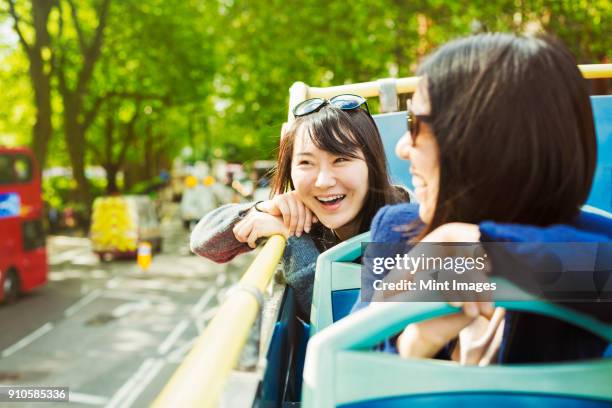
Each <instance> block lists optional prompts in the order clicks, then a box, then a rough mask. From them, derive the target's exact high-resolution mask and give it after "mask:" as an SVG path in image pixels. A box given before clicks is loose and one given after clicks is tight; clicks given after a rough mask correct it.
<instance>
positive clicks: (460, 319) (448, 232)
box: [397, 222, 494, 358]
mask: <svg viewBox="0 0 612 408" xmlns="http://www.w3.org/2000/svg"><path fill="white" fill-rule="evenodd" d="M479 241H480V230H479V228H478V225H475V224H466V223H459V222H454V223H449V224H444V225H441V226H440V227H438V228H436V229H435V230H433V231H432V232H430V233H429V234H427V236H425V237H424V238H423V239H422V240H421V242H465V243H471V242H479ZM453 249H454V250H459V251H460V247H459V248H457V247H455V248H453ZM453 255H454V256H457V255H458V254H453ZM467 255H470V254H467ZM449 303H450V305H452V306H455V307H461V308H462V311H461V312H460V313H456V314H452V315H449V316H444V317H440V318H437V319H432V320H428V321H425V322H421V323H413V324H410V325H408V326H407V327H406V328H405V329H404V331H403V332H402V334H400V336H399V337H398V339H397V349H398V351H399V354H400V355H401V356H402V357H416V358H431V357H433V356H435V355H436V354H437V353H438V352H439V351H440V350H441V349H442V347H444V345H445V344H447V343H448V342H449V341H451V340H453V339H454V338H455V337H457V336H458V335H459V332H460V331H461V330H463V329H464V328H465V327H467V326H468V325H470V324H471V323H472V322H473V321H474V320H475V319H476V318H477V317H478V316H481V315H482V316H485V317H486V318H488V319H490V318H491V317H492V315H493V312H494V308H493V304H492V303H491V302H473V301H472V302H449Z"/></svg>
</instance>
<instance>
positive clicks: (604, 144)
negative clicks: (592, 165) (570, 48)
mask: <svg viewBox="0 0 612 408" xmlns="http://www.w3.org/2000/svg"><path fill="white" fill-rule="evenodd" d="M591 106H592V107H593V118H594V119H595V132H596V133H597V167H596V169H595V177H594V178H593V187H592V188H591V194H590V195H589V199H588V200H587V204H588V205H592V206H593V207H597V208H601V209H602V210H606V211H609V212H612V95H603V96H592V97H591Z"/></svg>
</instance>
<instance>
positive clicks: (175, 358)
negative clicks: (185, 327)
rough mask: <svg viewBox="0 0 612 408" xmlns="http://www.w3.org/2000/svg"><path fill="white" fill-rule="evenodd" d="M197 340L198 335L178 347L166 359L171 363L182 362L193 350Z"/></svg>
mask: <svg viewBox="0 0 612 408" xmlns="http://www.w3.org/2000/svg"><path fill="white" fill-rule="evenodd" d="M197 340H198V337H194V338H192V339H190V340H189V341H188V342H187V343H185V344H183V345H181V346H180V347H178V348H176V349H175V350H174V351H172V353H170V354H169V355H168V356H167V357H166V361H167V362H169V363H182V362H183V360H185V356H186V355H187V353H189V352H190V351H191V349H192V348H193V346H194V345H195V342H196V341H197Z"/></svg>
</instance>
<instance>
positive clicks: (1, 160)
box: [0, 155, 13, 184]
mask: <svg viewBox="0 0 612 408" xmlns="http://www.w3.org/2000/svg"><path fill="white" fill-rule="evenodd" d="M12 162H13V158H12V157H11V156H2V155H0V184H8V183H10V182H11V181H12V180H13V169H12V168H11V164H12Z"/></svg>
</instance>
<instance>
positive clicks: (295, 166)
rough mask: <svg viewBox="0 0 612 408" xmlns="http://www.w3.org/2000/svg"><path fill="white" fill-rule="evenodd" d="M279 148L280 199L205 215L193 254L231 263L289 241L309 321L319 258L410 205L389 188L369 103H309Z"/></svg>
mask: <svg viewBox="0 0 612 408" xmlns="http://www.w3.org/2000/svg"><path fill="white" fill-rule="evenodd" d="M293 114H294V116H295V117H296V119H295V121H294V122H293V123H292V124H291V126H290V128H289V129H288V130H287V131H286V133H285V135H284V137H283V138H282V140H281V143H280V148H279V153H278V165H277V168H276V171H275V174H274V177H273V180H272V191H273V192H274V196H273V197H272V198H271V199H269V200H267V201H263V202H258V203H255V204H229V205H225V206H222V207H220V208H218V209H216V210H214V211H212V212H211V213H209V214H208V215H206V216H205V217H204V218H203V219H202V220H201V221H200V222H199V223H198V225H197V226H196V228H195V229H194V231H193V233H192V235H191V248H192V250H193V251H194V252H195V253H197V254H198V255H201V256H204V257H206V258H209V259H211V260H213V261H216V262H227V261H229V260H231V259H232V258H233V257H235V256H236V255H238V254H240V253H243V252H246V251H249V250H251V249H253V248H255V247H256V245H257V243H258V242H260V241H259V240H260V239H261V238H266V237H269V236H271V235H274V234H282V235H284V236H285V237H287V238H288V242H287V247H286V249H285V252H284V254H283V260H282V262H283V270H284V272H285V277H286V280H287V283H288V284H289V285H290V286H291V287H293V288H294V289H295V293H296V298H297V303H298V304H297V306H298V315H299V316H300V317H301V318H302V319H304V320H305V321H309V316H310V304H311V301H312V285H313V281H314V272H315V265H316V260H317V256H318V255H319V254H320V253H321V252H323V251H325V250H327V249H329V248H331V247H332V246H334V245H336V244H338V243H340V242H342V241H344V240H346V239H348V238H351V237H353V236H355V235H357V234H359V233H362V232H365V231H367V230H368V229H369V227H370V223H371V221H372V217H374V214H376V212H377V211H378V210H379V209H380V208H381V207H383V206H384V205H386V204H392V203H398V202H401V201H408V193H407V192H406V191H405V190H403V189H401V188H399V187H394V186H392V185H391V184H390V182H389V176H388V173H387V166H386V160H385V152H384V149H383V144H382V141H381V138H380V135H379V133H378V129H377V128H376V125H375V123H374V120H373V119H372V117H371V116H370V113H369V110H368V106H367V102H366V100H365V99H364V98H362V97H360V96H357V95H338V96H336V97H334V98H332V99H330V100H329V101H328V100H326V99H322V98H315V99H309V100H306V101H304V102H302V103H300V104H299V105H297V106H296V107H295V109H294V110H293Z"/></svg>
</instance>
